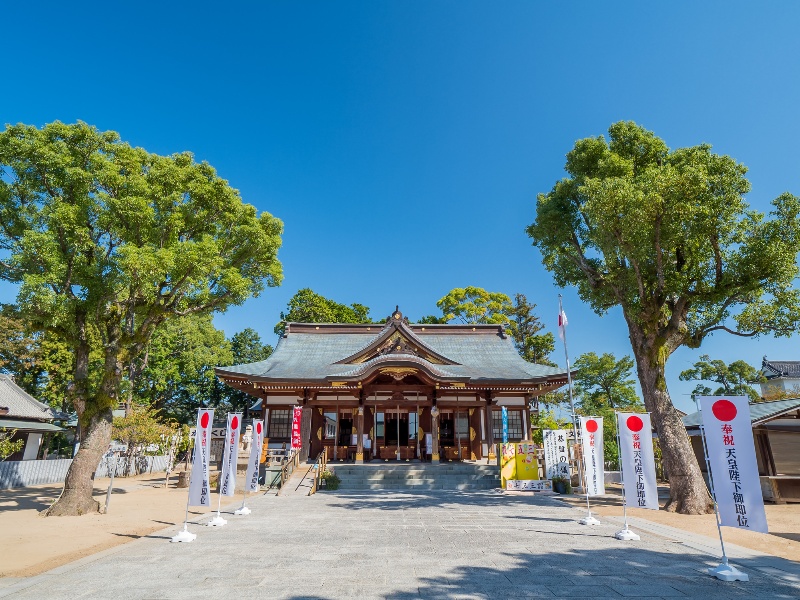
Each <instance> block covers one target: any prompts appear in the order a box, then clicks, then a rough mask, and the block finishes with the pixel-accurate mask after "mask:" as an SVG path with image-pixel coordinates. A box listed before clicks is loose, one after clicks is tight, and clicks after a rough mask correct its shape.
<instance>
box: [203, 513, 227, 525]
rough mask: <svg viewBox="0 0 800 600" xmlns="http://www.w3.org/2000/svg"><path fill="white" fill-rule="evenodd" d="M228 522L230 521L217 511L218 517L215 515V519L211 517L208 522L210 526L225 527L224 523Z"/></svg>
mask: <svg viewBox="0 0 800 600" xmlns="http://www.w3.org/2000/svg"><path fill="white" fill-rule="evenodd" d="M227 524H228V522H227V521H226V520H225V519H223V518H222V517H221V516H220V514H219V513H217V516H216V517H214V518H213V519H211V520H210V521H209V522H208V526H209V527H223V526H224V525H227Z"/></svg>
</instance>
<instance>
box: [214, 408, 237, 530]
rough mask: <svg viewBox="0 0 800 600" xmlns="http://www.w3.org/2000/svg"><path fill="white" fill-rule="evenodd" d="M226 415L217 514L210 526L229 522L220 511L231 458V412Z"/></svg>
mask: <svg viewBox="0 0 800 600" xmlns="http://www.w3.org/2000/svg"><path fill="white" fill-rule="evenodd" d="M225 417H226V422H225V443H224V445H223V446H222V470H220V472H219V478H218V479H217V488H218V490H217V516H216V517H214V518H213V519H211V520H210V521H209V522H208V526H209V527H222V526H223V525H227V523H228V521H226V520H225V519H223V518H222V515H221V514H220V512H221V510H222V484H223V481H224V479H225V474H226V471H227V469H226V465H227V464H228V461H229V460H230V457H229V456H228V454H230V453H229V452H228V435H229V431H230V429H231V413H227V414H226V415H225ZM233 468H234V469H235V468H236V465H235V464H234V467H233Z"/></svg>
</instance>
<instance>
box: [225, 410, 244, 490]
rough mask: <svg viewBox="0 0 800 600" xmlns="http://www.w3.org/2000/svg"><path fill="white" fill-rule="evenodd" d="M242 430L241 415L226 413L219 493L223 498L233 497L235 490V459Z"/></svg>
mask: <svg viewBox="0 0 800 600" xmlns="http://www.w3.org/2000/svg"><path fill="white" fill-rule="evenodd" d="M241 429H242V414H241V413H233V414H232V413H228V427H227V429H226V430H225V455H224V458H223V460H222V473H220V481H222V485H221V486H220V488H219V493H220V494H222V495H223V496H233V492H234V490H235V489H236V459H237V458H238V455H239V433H240V431H241Z"/></svg>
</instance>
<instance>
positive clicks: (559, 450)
mask: <svg viewBox="0 0 800 600" xmlns="http://www.w3.org/2000/svg"><path fill="white" fill-rule="evenodd" d="M542 435H543V437H542V441H543V442H544V468H545V479H552V478H553V477H567V478H569V476H570V472H569V456H568V455H567V432H566V431H565V430H563V429H544V430H543V431H542Z"/></svg>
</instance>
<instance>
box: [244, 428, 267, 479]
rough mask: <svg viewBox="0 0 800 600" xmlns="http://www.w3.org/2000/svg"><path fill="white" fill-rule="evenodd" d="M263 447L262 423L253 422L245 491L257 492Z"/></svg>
mask: <svg viewBox="0 0 800 600" xmlns="http://www.w3.org/2000/svg"><path fill="white" fill-rule="evenodd" d="M263 446H264V422H263V421H253V443H252V444H251V445H250V461H249V462H248V464H247V491H248V492H257V491H258V469H259V461H260V460H261V449H262V447H263Z"/></svg>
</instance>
